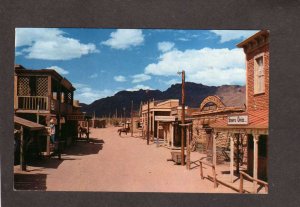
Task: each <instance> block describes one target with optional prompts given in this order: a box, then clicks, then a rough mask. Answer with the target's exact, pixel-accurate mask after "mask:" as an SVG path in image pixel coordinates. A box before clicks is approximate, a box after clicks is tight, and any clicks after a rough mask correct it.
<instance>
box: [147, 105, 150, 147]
mask: <svg viewBox="0 0 300 207" xmlns="http://www.w3.org/2000/svg"><path fill="white" fill-rule="evenodd" d="M149 140H150V102H149V100H148V113H147V145H149Z"/></svg>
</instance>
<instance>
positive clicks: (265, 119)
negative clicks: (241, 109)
mask: <svg viewBox="0 0 300 207" xmlns="http://www.w3.org/2000/svg"><path fill="white" fill-rule="evenodd" d="M243 115H247V116H248V123H247V124H245V125H229V124H228V117H224V118H220V119H217V120H216V122H215V123H213V124H211V127H212V128H215V129H268V128H269V110H256V111H247V112H246V113H244V114H243Z"/></svg>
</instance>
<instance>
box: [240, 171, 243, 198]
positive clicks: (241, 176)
mask: <svg viewBox="0 0 300 207" xmlns="http://www.w3.org/2000/svg"><path fill="white" fill-rule="evenodd" d="M243 181H244V180H243V174H242V173H240V193H243V185H244V184H243Z"/></svg>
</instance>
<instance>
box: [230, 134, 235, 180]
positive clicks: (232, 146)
mask: <svg viewBox="0 0 300 207" xmlns="http://www.w3.org/2000/svg"><path fill="white" fill-rule="evenodd" d="M229 137H230V181H231V182H232V183H233V163H234V142H233V134H232V133H229Z"/></svg>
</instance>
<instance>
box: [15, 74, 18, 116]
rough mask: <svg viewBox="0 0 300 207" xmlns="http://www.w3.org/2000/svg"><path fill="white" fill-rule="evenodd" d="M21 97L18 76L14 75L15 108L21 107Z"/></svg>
mask: <svg viewBox="0 0 300 207" xmlns="http://www.w3.org/2000/svg"><path fill="white" fill-rule="evenodd" d="M18 102H19V97H18V76H17V75H15V76H14V109H15V110H16V109H18V108H19V103H18Z"/></svg>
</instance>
